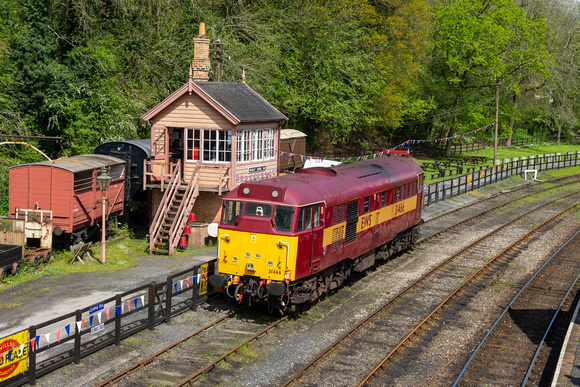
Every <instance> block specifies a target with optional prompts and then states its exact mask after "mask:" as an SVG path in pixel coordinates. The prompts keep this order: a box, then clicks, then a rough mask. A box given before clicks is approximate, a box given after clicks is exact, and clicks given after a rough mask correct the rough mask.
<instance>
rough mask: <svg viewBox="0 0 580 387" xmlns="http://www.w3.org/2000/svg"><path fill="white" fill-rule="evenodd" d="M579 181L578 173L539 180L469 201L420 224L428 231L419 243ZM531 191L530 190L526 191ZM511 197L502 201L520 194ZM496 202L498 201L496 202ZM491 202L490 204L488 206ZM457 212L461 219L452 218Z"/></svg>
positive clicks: (423, 229) (423, 230)
mask: <svg viewBox="0 0 580 387" xmlns="http://www.w3.org/2000/svg"><path fill="white" fill-rule="evenodd" d="M579 182H580V175H574V176H567V177H562V178H558V179H553V180H550V181H545V182H541V183H538V184H534V185H525V186H522V187H517V188H514V189H511V190H508V191H502V193H501V194H497V195H494V196H491V197H488V198H485V199H482V200H479V201H477V202H475V203H471V204H469V205H467V206H463V207H460V208H457V209H455V210H452V211H450V212H447V213H445V214H442V215H439V216H437V217H434V218H432V219H430V220H428V221H426V222H424V223H423V224H422V225H421V229H422V232H423V233H424V232H425V231H426V232H427V233H428V236H427V237H424V238H421V239H420V240H419V243H423V242H425V241H427V240H429V239H431V238H434V237H436V236H438V235H440V234H443V233H444V232H446V231H449V230H451V229H453V228H456V227H459V226H461V225H463V224H465V223H467V222H470V221H473V220H474V219H477V218H479V217H481V216H483V215H486V214H489V213H491V212H493V211H497V210H498V209H500V208H502V207H506V206H509V205H511V204H514V203H516V202H518V201H520V200H525V199H527V198H530V197H533V196H536V195H540V194H542V193H546V192H549V191H552V190H556V189H559V188H562V187H565V186H568V185H569V184H578V183H579ZM549 184H555V185H553V186H549ZM526 191H531V192H526ZM521 193H523V195H519V196H517V197H515V198H513V199H509V200H507V201H504V200H503V198H505V197H506V195H514V194H521ZM496 202H499V203H497V204H496ZM490 204H491V206H490ZM459 212H462V213H463V214H462V216H463V217H464V218H463V219H462V220H457V219H454V218H453V217H454V216H457V215H458V213H459ZM445 218H449V220H445Z"/></svg>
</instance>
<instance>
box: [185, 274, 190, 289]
mask: <svg viewBox="0 0 580 387" xmlns="http://www.w3.org/2000/svg"><path fill="white" fill-rule="evenodd" d="M185 283H186V284H187V287H188V288H189V277H187V278H186V279H185Z"/></svg>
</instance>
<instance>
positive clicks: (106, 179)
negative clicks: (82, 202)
mask: <svg viewBox="0 0 580 387" xmlns="http://www.w3.org/2000/svg"><path fill="white" fill-rule="evenodd" d="M112 179H113V178H112V177H111V176H109V174H108V173H107V170H106V168H105V167H103V171H102V172H101V174H100V175H99V176H98V177H97V185H98V186H99V189H100V190H101V194H102V195H103V220H102V223H103V224H102V227H101V229H102V232H101V263H105V230H106V223H105V222H106V216H107V191H108V190H109V186H110V185H111V180H112Z"/></svg>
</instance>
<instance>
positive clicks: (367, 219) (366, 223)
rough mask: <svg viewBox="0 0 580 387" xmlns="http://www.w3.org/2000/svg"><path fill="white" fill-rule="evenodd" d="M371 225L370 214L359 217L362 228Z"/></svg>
mask: <svg viewBox="0 0 580 387" xmlns="http://www.w3.org/2000/svg"><path fill="white" fill-rule="evenodd" d="M372 225H373V219H372V215H371V214H368V215H365V216H361V217H360V228H361V230H364V229H365V228H368V227H371V226H372Z"/></svg>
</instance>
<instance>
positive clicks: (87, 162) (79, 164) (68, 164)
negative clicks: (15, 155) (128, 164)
mask: <svg viewBox="0 0 580 387" xmlns="http://www.w3.org/2000/svg"><path fill="white" fill-rule="evenodd" d="M124 163H125V162H124V161H123V160H121V159H118V158H116V157H113V156H106V155H96V154H88V155H78V156H72V157H65V158H62V159H58V160H55V161H54V162H50V161H41V162H38V163H32V164H21V165H16V166H14V167H11V168H18V167H24V166H37V165H38V166H47V167H54V168H60V169H64V170H66V171H69V172H73V173H75V172H82V171H87V170H92V169H96V168H102V167H108V166H110V165H117V164H124Z"/></svg>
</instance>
